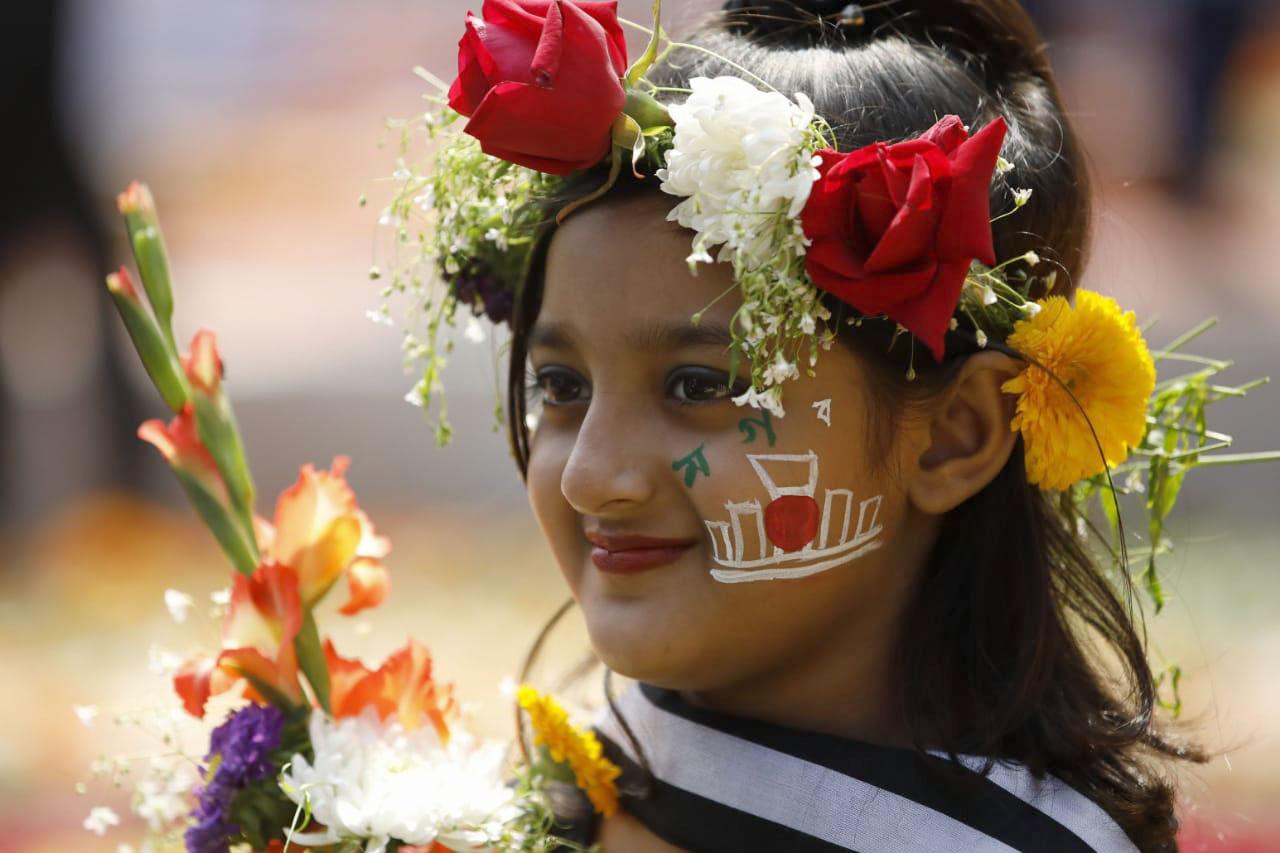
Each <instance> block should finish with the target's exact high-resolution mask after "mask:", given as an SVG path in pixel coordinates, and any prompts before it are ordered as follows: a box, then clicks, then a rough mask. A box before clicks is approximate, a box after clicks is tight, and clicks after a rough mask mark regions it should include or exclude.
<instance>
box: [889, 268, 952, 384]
mask: <svg viewBox="0 0 1280 853" xmlns="http://www.w3.org/2000/svg"><path fill="white" fill-rule="evenodd" d="M970 265H971V263H970V261H968V260H964V261H949V262H944V263H940V264H939V265H938V267H937V272H936V275H935V276H934V278H933V281H932V282H931V283H930V284H929V286H928V288H927V290H926V291H925V293H923V294H922V295H921V296H920V297H918V298H916V299H913V300H909V301H907V302H904V303H902V304H900V305H896V306H894V308H893V311H892V313H891V314H890V316H891V317H892V318H893V319H894V320H895V321H896V322H898V323H900V324H901V325H902V326H903V327H905V328H906V329H907V331H909V332H911V334H913V335H915V336H916V337H917V338H919V339H920V341H921V342H922V343H924V344H925V345H926V346H927V347H929V350H930V352H932V353H933V357H934V358H935V359H936V360H937V361H942V358H943V356H944V355H945V353H946V337H947V330H948V328H950V326H951V315H952V314H954V313H955V310H956V304H957V303H958V302H959V301H960V291H961V290H962V289H963V288H964V279H965V276H966V275H968V273H969V267H970Z"/></svg>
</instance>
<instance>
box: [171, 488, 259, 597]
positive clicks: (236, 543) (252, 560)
mask: <svg viewBox="0 0 1280 853" xmlns="http://www.w3.org/2000/svg"><path fill="white" fill-rule="evenodd" d="M172 470H173V473H174V474H175V475H177V477H178V482H179V483H180V484H181V485H182V489H183V491H185V492H186V493H187V497H188V498H189V499H190V500H191V503H192V505H193V506H194V507H195V509H196V512H197V513H198V514H199V515H200V518H201V519H202V520H203V521H204V523H205V526H206V527H208V528H209V530H210V531H211V532H212V533H213V537H214V538H215V539H217V540H218V544H219V545H221V546H222V550H223V553H225V554H226V555H227V557H229V558H230V560H231V563H232V565H234V566H235V567H236V571H238V572H240V573H242V574H245V575H251V574H253V570H254V569H256V568H257V567H258V558H257V550H256V548H253V547H252V546H250V544H249V542H248V541H247V540H246V538H245V534H244V528H243V527H242V526H241V524H240V522H239V520H238V519H237V518H236V517H235V516H233V515H232V514H231V510H230V508H229V507H228V506H227V505H226V504H224V503H223V502H222V501H221V500H219V499H218V498H217V497H216V496H214V495H213V494H211V493H210V492H209V491H208V490H207V489H205V487H204V486H203V485H201V483H200V481H199V480H197V479H196V478H195V477H193V476H191V475H190V474H188V473H186V472H185V471H181V470H179V469H177V468H173V469H172Z"/></svg>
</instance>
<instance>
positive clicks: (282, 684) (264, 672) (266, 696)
mask: <svg viewBox="0 0 1280 853" xmlns="http://www.w3.org/2000/svg"><path fill="white" fill-rule="evenodd" d="M218 668H219V669H221V670H224V671H226V672H230V673H234V674H235V675H237V676H239V677H241V678H243V679H245V681H246V685H245V691H244V695H245V696H246V697H247V698H248V699H250V700H252V701H254V702H257V703H259V704H260V705H270V704H274V702H273V701H272V700H273V699H276V698H277V696H276V695H274V694H278V696H279V697H282V698H284V699H285V700H286V701H288V702H291V703H293V704H301V703H302V701H303V698H304V697H303V695H302V687H301V685H300V684H299V683H298V661H297V657H296V656H295V655H294V651H293V644H292V643H290V644H289V645H288V646H286V647H284V648H283V649H282V650H281V654H280V656H279V657H276V658H270V657H267V656H266V655H264V654H263V653H262V652H260V651H258V650H257V649H227V650H225V651H224V652H223V653H222V654H221V655H219V656H218ZM259 686H261V688H263V689H262V690H259Z"/></svg>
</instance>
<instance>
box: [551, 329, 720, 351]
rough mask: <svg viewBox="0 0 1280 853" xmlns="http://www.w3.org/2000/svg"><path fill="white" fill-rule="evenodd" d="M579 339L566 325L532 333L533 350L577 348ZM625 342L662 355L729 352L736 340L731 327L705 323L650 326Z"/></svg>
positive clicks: (632, 333) (625, 337) (631, 332)
mask: <svg viewBox="0 0 1280 853" xmlns="http://www.w3.org/2000/svg"><path fill="white" fill-rule="evenodd" d="M576 337H577V336H576V335H575V334H574V332H573V329H572V327H570V326H569V325H567V324H565V323H542V322H539V323H536V324H535V325H534V327H533V330H532V331H531V332H530V333H529V349H530V350H532V349H534V348H535V347H545V348H547V349H561V350H567V349H573V348H574V341H575V340H576ZM622 342H623V343H624V344H626V345H627V346H628V347H630V348H631V349H637V350H644V351H648V352H661V351H664V350H673V349H682V348H685V347H705V346H714V347H720V348H722V349H727V348H728V347H729V344H731V343H732V342H733V338H732V336H731V335H730V334H729V329H728V327H727V326H722V325H719V324H717V323H710V324H709V323H706V322H703V323H701V324H699V325H697V326H695V325H693V324H691V323H647V324H645V325H643V326H640V327H639V328H636V329H630V330H628V331H627V332H626V333H625V334H624V335H623V337H622Z"/></svg>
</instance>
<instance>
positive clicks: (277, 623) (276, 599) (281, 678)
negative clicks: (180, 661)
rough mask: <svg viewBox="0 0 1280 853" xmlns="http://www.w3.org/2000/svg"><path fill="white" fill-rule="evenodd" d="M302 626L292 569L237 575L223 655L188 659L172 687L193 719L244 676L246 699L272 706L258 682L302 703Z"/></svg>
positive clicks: (268, 567) (273, 566)
mask: <svg viewBox="0 0 1280 853" xmlns="http://www.w3.org/2000/svg"><path fill="white" fill-rule="evenodd" d="M301 628H302V605H301V601H300V599H299V597H298V578H297V575H296V574H295V573H294V571H293V570H292V569H291V568H289V567H288V566H284V565H281V564H279V563H265V564H263V565H261V566H259V567H258V570H257V571H255V572H254V573H253V576H252V577H246V576H244V575H241V574H237V575H235V576H234V577H233V580H232V587H231V606H230V609H229V610H228V611H227V618H226V621H225V622H224V623H223V626H222V647H223V651H222V653H221V654H219V655H218V656H217V657H216V658H209V657H204V658H196V659H193V660H191V661H188V662H187V663H186V664H184V665H183V667H182V668H181V669H180V670H179V671H178V673H177V675H175V676H174V679H173V686H174V689H175V690H176V691H177V693H178V695H179V696H180V697H182V704H183V707H185V708H186V709H187V711H188V712H189V713H191V714H192V715H193V716H196V717H203V716H204V706H205V703H206V702H208V700H209V697H211V696H215V695H217V694H219V693H222V692H223V691H225V690H229V689H230V688H231V687H233V686H234V685H235V684H236V683H238V682H239V681H240V679H241V678H244V679H245V680H247V681H248V686H247V689H246V691H245V695H246V696H247V697H248V698H250V699H252V700H253V701H255V702H259V703H261V704H264V705H265V704H268V702H269V700H268V697H267V696H265V695H263V692H262V691H260V690H259V689H258V688H257V687H256V686H255V682H256V683H257V684H260V685H262V686H263V687H264V688H266V689H267V690H269V691H271V692H272V693H278V694H279V695H280V696H282V697H284V698H285V699H286V700H288V701H290V702H293V703H301V702H302V701H303V695H302V688H301V687H300V686H299V684H298V660H297V656H296V654H295V652H294V648H293V639H294V637H296V636H297V635H298V631H299V630H300V629H301Z"/></svg>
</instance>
